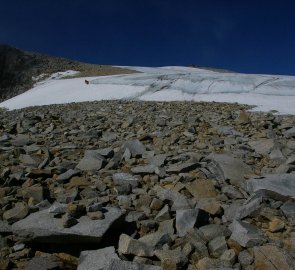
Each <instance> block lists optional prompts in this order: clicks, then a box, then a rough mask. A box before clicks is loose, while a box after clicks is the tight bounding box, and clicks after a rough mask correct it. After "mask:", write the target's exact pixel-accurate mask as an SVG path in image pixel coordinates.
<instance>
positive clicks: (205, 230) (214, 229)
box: [199, 224, 231, 241]
mask: <svg viewBox="0 0 295 270" xmlns="http://www.w3.org/2000/svg"><path fill="white" fill-rule="evenodd" d="M199 231H200V232H201V233H202V234H203V235H204V237H205V238H206V239H207V241H211V240H213V239H214V238H216V237H218V236H225V237H229V236H230V235H231V231H230V230H229V229H228V228H227V227H226V226H224V225H218V224H208V225H205V226H202V227H200V228H199Z"/></svg>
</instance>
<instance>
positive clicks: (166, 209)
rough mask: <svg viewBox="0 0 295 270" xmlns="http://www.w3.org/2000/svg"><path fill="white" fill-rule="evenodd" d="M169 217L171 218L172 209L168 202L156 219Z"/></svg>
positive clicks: (161, 219) (162, 219)
mask: <svg viewBox="0 0 295 270" xmlns="http://www.w3.org/2000/svg"><path fill="white" fill-rule="evenodd" d="M168 219H170V210H169V206H168V205H167V204H166V205H165V206H164V207H163V208H162V209H161V211H160V212H159V213H158V214H157V216H156V217H155V221H158V222H160V221H164V220H168Z"/></svg>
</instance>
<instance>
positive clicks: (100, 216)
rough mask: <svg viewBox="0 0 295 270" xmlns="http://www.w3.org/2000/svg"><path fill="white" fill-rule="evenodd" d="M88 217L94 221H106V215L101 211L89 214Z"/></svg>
mask: <svg viewBox="0 0 295 270" xmlns="http://www.w3.org/2000/svg"><path fill="white" fill-rule="evenodd" d="M87 216H88V217H89V218H90V219H92V220H99V219H104V213H103V212H101V211H96V212H88V213H87Z"/></svg>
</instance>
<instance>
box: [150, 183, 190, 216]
mask: <svg viewBox="0 0 295 270" xmlns="http://www.w3.org/2000/svg"><path fill="white" fill-rule="evenodd" d="M154 190H155V191H156V193H157V196H158V197H159V198H160V199H161V200H162V201H164V200H168V201H171V202H173V205H172V207H171V210H172V211H176V210H184V209H192V208H194V204H195V203H193V202H192V201H191V200H189V199H188V198H187V197H186V196H184V195H182V194H180V193H179V192H177V191H174V190H171V189H166V188H162V187H160V186H155V187H154Z"/></svg>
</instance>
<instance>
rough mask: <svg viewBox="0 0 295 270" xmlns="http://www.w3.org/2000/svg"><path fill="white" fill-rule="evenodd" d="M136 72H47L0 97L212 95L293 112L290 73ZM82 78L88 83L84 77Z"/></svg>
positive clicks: (19, 104)
mask: <svg viewBox="0 0 295 270" xmlns="http://www.w3.org/2000/svg"><path fill="white" fill-rule="evenodd" d="M124 68H128V69H132V70H135V71H138V72H139V73H133V74H122V75H112V76H102V77H87V78H72V79H64V80H63V79H62V78H50V79H48V80H46V81H44V82H42V83H41V84H40V83H39V84H37V85H35V87H34V88H33V89H31V90H29V91H27V92H25V93H23V94H21V95H19V96H16V97H14V98H12V99H9V100H7V101H4V102H2V103H0V107H6V108H8V109H10V110H12V109H19V108H24V107H28V106H36V105H49V104H60V103H69V102H81V101H93V100H106V99H124V100H144V101H179V100H188V101H216V102H238V103H241V104H249V105H253V106H256V107H255V108H253V110H254V111H277V112H278V113H280V114H295V76H283V75H263V74H242V73H231V72H219V71H218V72H217V71H210V70H207V69H200V68H190V67H177V66H175V67H130V66H124ZM85 79H87V80H89V81H90V84H88V85H86V84H85V83H84V81H85Z"/></svg>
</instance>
